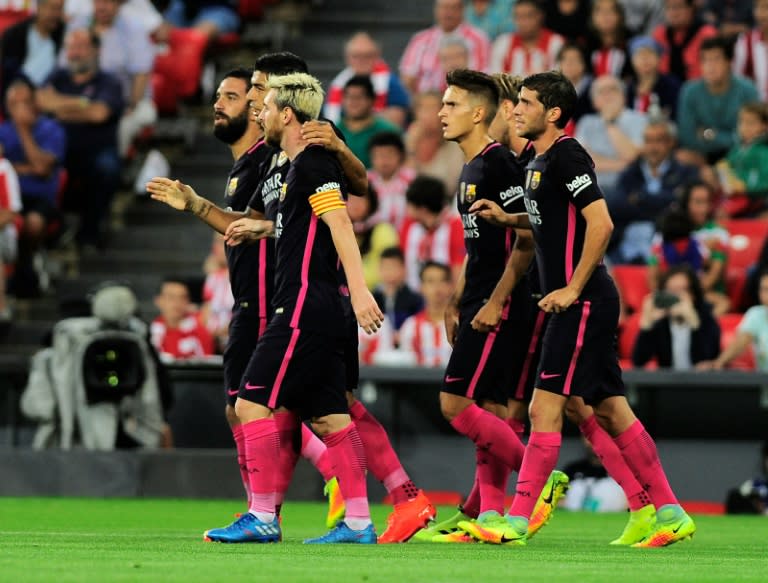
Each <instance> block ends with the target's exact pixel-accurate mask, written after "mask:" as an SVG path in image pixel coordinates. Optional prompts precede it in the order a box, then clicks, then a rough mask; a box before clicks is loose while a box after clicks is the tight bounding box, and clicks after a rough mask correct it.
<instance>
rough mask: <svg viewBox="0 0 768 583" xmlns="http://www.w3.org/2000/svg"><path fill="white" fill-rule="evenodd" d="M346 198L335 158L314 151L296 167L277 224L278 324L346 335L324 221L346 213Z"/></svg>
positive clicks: (334, 255)
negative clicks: (336, 213) (339, 212)
mask: <svg viewBox="0 0 768 583" xmlns="http://www.w3.org/2000/svg"><path fill="white" fill-rule="evenodd" d="M345 196H346V185H345V183H344V176H343V173H342V170H341V167H340V165H339V163H338V161H337V159H336V157H335V156H334V155H333V154H332V153H330V152H328V151H327V150H325V149H324V148H322V147H320V146H309V147H307V148H306V149H305V150H304V151H303V152H301V153H300V154H299V155H298V156H296V158H295V159H294V160H293V161H292V162H291V165H290V169H289V170H288V174H287V176H286V179H285V183H284V184H283V186H282V192H281V194H280V200H279V206H278V211H277V217H276V219H275V237H276V239H277V243H276V253H277V259H276V270H275V295H274V301H273V306H274V310H273V318H274V320H273V323H275V324H278V325H279V324H283V325H286V326H290V327H291V328H300V329H304V330H316V331H322V332H324V333H326V334H332V335H334V336H344V335H345V334H346V326H345V325H344V310H343V306H342V299H341V296H340V294H339V276H338V263H339V258H338V255H337V253H336V248H335V246H334V244H333V239H332V238H331V230H330V229H329V228H328V226H327V225H326V224H325V223H324V222H323V221H322V219H320V217H321V216H322V215H323V214H325V213H326V212H330V211H334V210H337V209H345V203H344V199H345ZM345 212H346V211H345Z"/></svg>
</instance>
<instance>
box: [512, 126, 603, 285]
mask: <svg viewBox="0 0 768 583" xmlns="http://www.w3.org/2000/svg"><path fill="white" fill-rule="evenodd" d="M602 198H603V193H602V192H601V190H600V188H599V187H598V185H597V179H596V178H595V171H594V163H593V162H592V158H590V156H589V154H587V152H586V150H584V148H583V147H582V146H581V144H579V143H578V142H577V141H576V140H574V139H573V138H569V137H567V136H563V137H562V138H560V139H559V140H557V141H556V142H555V143H554V144H553V145H552V147H551V148H549V150H547V151H546V152H544V153H543V154H542V155H541V156H537V157H535V158H533V159H532V160H531V161H530V162H529V163H528V165H527V166H526V175H525V207H526V210H527V212H528V217H529V219H530V222H531V226H532V227H533V234H534V238H535V240H536V261H537V264H538V272H539V281H540V284H541V291H542V293H543V294H548V293H550V292H552V291H554V290H556V289H560V288H563V287H565V286H566V285H567V284H568V283H569V282H570V281H571V277H573V272H574V270H575V269H576V266H577V265H578V264H579V260H580V259H581V252H582V250H583V248H584V235H585V232H586V227H587V223H586V221H585V220H584V217H583V216H582V214H581V211H582V210H583V209H584V208H586V207H587V206H589V205H590V204H592V203H593V202H595V201H596V200H599V199H602ZM581 297H582V298H586V299H600V298H609V297H617V291H616V287H615V286H614V285H613V281H612V280H611V278H610V276H609V275H608V273H607V272H606V270H605V266H604V265H602V264H601V265H598V266H597V268H596V269H595V271H594V272H593V273H592V276H591V277H590V278H589V280H588V281H587V284H586V285H585V286H584V290H583V291H582V293H581Z"/></svg>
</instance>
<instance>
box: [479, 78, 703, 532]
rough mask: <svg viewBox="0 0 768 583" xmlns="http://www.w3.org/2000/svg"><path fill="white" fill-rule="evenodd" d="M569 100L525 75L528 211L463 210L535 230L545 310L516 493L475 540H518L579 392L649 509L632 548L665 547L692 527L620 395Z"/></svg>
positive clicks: (599, 227) (594, 203)
mask: <svg viewBox="0 0 768 583" xmlns="http://www.w3.org/2000/svg"><path fill="white" fill-rule="evenodd" d="M576 100H577V96H576V92H575V90H574V88H573V85H572V84H571V83H570V82H569V81H568V80H567V79H566V78H565V77H564V76H563V75H562V74H561V73H557V72H548V73H539V74H535V75H531V76H529V77H527V78H526V79H525V80H524V82H523V87H522V89H521V91H520V101H519V103H518V105H517V106H516V107H515V110H514V113H515V126H516V129H517V133H518V135H519V136H521V137H525V138H528V139H530V140H531V141H532V142H533V144H534V148H535V152H536V158H534V160H532V161H531V162H530V163H529V164H528V166H527V168H526V182H525V185H526V186H525V206H526V210H527V213H526V214H523V213H520V214H507V213H505V212H504V211H503V210H502V208H501V207H500V206H499V205H498V204H496V203H494V202H492V201H486V200H481V201H477V202H476V203H475V204H474V205H473V206H472V208H471V209H470V212H473V213H474V214H476V215H477V216H480V217H482V218H485V219H488V220H490V221H492V222H494V223H495V224H499V225H506V226H509V227H514V228H521V227H522V228H531V229H532V230H533V235H534V240H535V243H536V257H537V262H538V268H539V275H540V279H541V287H542V293H543V294H544V297H543V298H542V299H541V300H540V301H539V307H540V308H541V309H542V310H544V311H545V312H548V313H549V314H550V319H549V322H548V323H547V327H546V331H545V333H544V338H543V345H542V354H541V360H540V362H539V367H538V370H537V375H536V388H535V389H534V392H533V399H532V400H531V405H530V418H531V424H532V430H531V437H530V439H529V441H528V447H527V448H526V451H525V456H524V459H523V463H522V467H521V468H520V476H519V480H518V484H517V491H516V496H515V499H514V502H513V503H512V506H511V508H510V509H509V512H508V513H507V515H506V517H505V520H504V522H498V523H496V524H494V525H492V526H489V527H487V528H486V529H485V533H484V536H483V537H482V538H483V540H485V541H486V542H492V543H496V544H517V545H520V544H525V542H526V538H527V537H526V534H527V530H528V520H529V517H530V516H531V511H532V510H533V505H534V503H535V497H534V494H536V493H538V492H539V491H540V489H541V488H542V486H543V485H544V482H545V481H546V479H547V476H549V474H550V472H551V471H552V469H553V468H554V465H555V463H556V461H557V456H558V453H559V450H560V443H561V434H560V432H561V429H562V419H563V411H564V409H565V407H566V402H567V399H568V397H571V396H578V397H581V398H583V399H584V401H585V402H586V403H587V404H590V405H592V406H593V407H594V410H595V414H596V418H597V421H598V423H599V424H600V425H601V426H602V427H603V429H605V430H606V431H607V432H608V434H609V435H611V437H612V438H613V440H614V442H615V443H616V445H617V446H618V448H619V450H620V451H621V454H622V457H623V458H624V460H625V462H626V463H627V465H628V466H629V468H631V470H632V473H633V474H634V475H635V477H636V478H637V480H638V482H639V483H641V484H644V485H645V489H646V491H647V493H648V496H649V497H650V499H651V501H652V503H653V504H654V506H655V507H656V526H655V527H654V530H653V531H652V532H651V533H650V534H649V535H648V536H647V537H646V538H645V539H643V540H642V541H640V542H638V543H635V544H634V545H633V546H637V547H658V546H665V545H668V544H672V543H675V542H677V541H679V540H683V539H686V538H689V537H691V536H692V535H693V534H694V532H695V530H696V527H695V525H694V522H693V520H692V519H691V518H690V517H689V516H688V514H686V512H685V511H684V510H683V508H682V507H681V506H680V504H679V502H678V500H677V498H676V497H675V494H674V493H673V492H672V489H671V487H670V485H669V482H668V480H667V477H666V474H665V473H664V470H663V468H662V466H661V462H660V460H659V457H658V453H657V451H656V445H655V443H654V442H653V439H652V438H651V437H650V435H648V433H647V432H646V431H645V428H644V427H643V425H642V423H641V422H640V421H639V420H638V419H637V418H636V417H635V415H634V413H633V412H632V409H631V408H630V407H629V404H628V402H627V400H626V397H625V396H624V385H623V382H622V379H621V369H620V368H619V365H618V358H617V355H616V342H615V334H616V326H617V324H618V315H619V298H618V292H617V291H616V287H615V285H614V283H613V281H612V280H611V278H610V276H609V275H608V273H607V271H606V269H605V266H604V265H602V258H603V255H604V253H605V249H606V247H607V244H608V241H609V239H610V236H611V232H612V230H613V225H612V222H611V219H610V215H609V214H608V209H607V206H606V204H605V200H604V198H603V196H602V193H601V191H600V189H599V188H598V186H597V181H596V178H595V173H594V169H593V164H592V160H591V159H590V157H589V155H588V154H587V153H586V152H585V151H584V149H583V148H582V147H581V145H580V144H579V143H578V142H576V141H575V140H573V139H571V138H569V137H567V136H566V135H565V134H564V132H563V128H564V127H565V125H566V123H567V122H568V120H569V119H570V117H571V115H572V113H573V110H574V108H575V104H576Z"/></svg>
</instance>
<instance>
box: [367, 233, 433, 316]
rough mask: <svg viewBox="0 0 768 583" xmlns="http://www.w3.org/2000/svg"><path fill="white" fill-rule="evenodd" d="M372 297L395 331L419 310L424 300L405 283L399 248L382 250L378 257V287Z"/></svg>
mask: <svg viewBox="0 0 768 583" xmlns="http://www.w3.org/2000/svg"><path fill="white" fill-rule="evenodd" d="M373 297H374V298H375V299H376V303H377V304H378V305H379V309H380V310H381V311H382V312H384V315H385V316H386V318H387V320H388V321H389V322H390V324H391V325H392V326H393V327H394V329H395V330H396V331H397V330H399V329H400V326H402V325H403V322H405V319H406V318H408V317H409V316H413V315H414V314H415V313H417V312H418V311H419V310H421V308H422V306H423V304H424V300H423V299H422V297H421V296H420V295H419V294H417V293H416V292H415V291H413V290H412V289H411V288H410V287H408V284H407V283H406V282H405V257H404V256H403V251H402V250H401V249H400V247H390V248H389V249H384V251H382V252H381V255H380V257H379V285H377V286H376V289H374V290H373Z"/></svg>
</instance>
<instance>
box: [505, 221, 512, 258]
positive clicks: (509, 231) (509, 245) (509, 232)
mask: <svg viewBox="0 0 768 583" xmlns="http://www.w3.org/2000/svg"><path fill="white" fill-rule="evenodd" d="M504 251H505V253H504V256H505V257H506V258H507V259H509V256H510V254H511V253H512V227H507V232H506V234H505V239H504Z"/></svg>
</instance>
